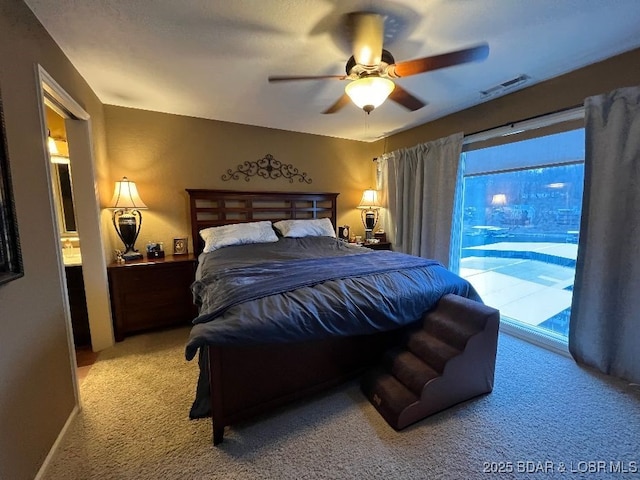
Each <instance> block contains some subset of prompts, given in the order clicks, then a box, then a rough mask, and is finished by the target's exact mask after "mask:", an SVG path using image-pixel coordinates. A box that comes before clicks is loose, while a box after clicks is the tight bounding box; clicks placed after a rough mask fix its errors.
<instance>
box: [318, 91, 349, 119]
mask: <svg viewBox="0 0 640 480" xmlns="http://www.w3.org/2000/svg"><path fill="white" fill-rule="evenodd" d="M349 102H351V99H350V98H349V96H348V95H347V94H346V93H343V94H342V96H341V97H340V98H339V99H338V100H337V101H336V103H334V104H333V105H331V106H330V107H329V108H327V109H326V110H325V111H324V112H322V113H323V114H327V113H336V112H337V111H338V110H341V109H342V108H344V107H345V106H347V105H348V104H349Z"/></svg>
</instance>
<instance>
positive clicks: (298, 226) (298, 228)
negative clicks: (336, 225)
mask: <svg viewBox="0 0 640 480" xmlns="http://www.w3.org/2000/svg"><path fill="white" fill-rule="evenodd" d="M273 226H274V227H276V228H277V229H278V231H279V232H280V233H281V234H282V236H284V237H293V238H300V237H333V238H336V231H335V230H334V229H333V224H332V223H331V220H329V219H328V218H318V219H313V220H280V221H279V222H276V223H274V224H273Z"/></svg>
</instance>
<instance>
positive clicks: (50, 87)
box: [36, 65, 114, 407]
mask: <svg viewBox="0 0 640 480" xmlns="http://www.w3.org/2000/svg"><path fill="white" fill-rule="evenodd" d="M36 79H37V82H36V88H37V94H38V98H39V99H40V101H39V102H38V105H39V109H40V121H41V129H42V139H43V142H44V144H45V151H46V138H47V128H46V112H45V109H44V106H45V102H46V104H47V105H48V106H50V107H51V108H52V109H54V110H55V111H56V113H58V114H60V115H61V116H63V117H64V118H65V129H66V132H67V142H68V145H69V157H70V158H71V159H72V163H73V178H74V181H73V186H72V189H73V196H74V200H75V204H76V205H75V208H76V220H77V229H78V234H79V237H80V241H81V244H80V245H81V247H80V248H81V251H82V269H83V276H84V287H85V294H86V298H87V311H88V314H89V329H90V332H91V346H92V349H93V350H94V351H99V350H103V349H105V348H107V347H110V346H112V345H113V344H114V337H113V325H112V322H111V303H110V298H109V282H108V278H107V262H106V258H105V251H106V250H105V248H104V242H103V236H102V232H101V223H100V198H99V193H98V188H97V182H96V175H95V169H94V166H95V158H94V155H93V144H92V135H91V117H90V115H89V114H88V113H87V112H86V111H85V110H84V109H83V108H82V107H81V106H80V105H79V104H78V103H77V102H76V101H75V100H74V99H73V98H72V97H71V96H70V95H69V94H68V93H67V92H66V91H65V90H64V89H63V88H62V87H61V86H60V85H59V84H58V83H57V82H56V81H55V80H54V79H53V77H51V75H49V73H47V71H46V70H45V69H44V68H43V67H42V66H41V65H36ZM45 163H46V169H47V173H48V177H49V178H51V165H50V163H49V158H48V155H46V159H45ZM49 201H50V209H51V215H52V218H53V223H54V226H55V229H56V231H55V233H54V234H55V238H56V244H57V247H58V248H57V249H56V250H57V253H56V254H57V256H58V269H59V272H58V273H59V275H60V280H61V285H62V287H63V288H62V292H61V295H62V296H63V308H64V314H65V319H66V326H67V343H68V347H69V358H70V361H71V364H70V366H71V370H72V376H73V383H74V387H75V395H76V404H77V405H78V407H81V405H80V397H79V390H78V380H77V373H76V354H75V345H74V341H73V330H72V326H71V310H70V307H69V298H68V291H67V282H66V276H65V271H64V261H63V258H62V242H61V239H60V229H59V225H58V218H57V215H56V210H55V200H54V193H53V187H52V184H51V182H49Z"/></svg>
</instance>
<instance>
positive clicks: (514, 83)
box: [480, 75, 531, 97]
mask: <svg viewBox="0 0 640 480" xmlns="http://www.w3.org/2000/svg"><path fill="white" fill-rule="evenodd" d="M530 79H531V77H530V76H529V75H520V76H518V77H516V78H512V79H511V80H507V81H506V82H502V83H501V84H499V85H496V86H495V87H491V88H488V89H486V90H480V95H482V96H483V97H495V96H497V95H502V94H503V93H505V92H506V91H508V90H513V89H514V88H516V87H519V86H520V85H522V84H524V83H527V82H528V81H529V80H530Z"/></svg>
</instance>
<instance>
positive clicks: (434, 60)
mask: <svg viewBox="0 0 640 480" xmlns="http://www.w3.org/2000/svg"><path fill="white" fill-rule="evenodd" d="M488 56H489V45H487V44H486V43H483V44H480V45H476V46H475V47H471V48H465V49H463V50H457V51H455V52H449V53H443V54H441V55H433V56H431V57H424V58H417V59H415V60H408V61H406V62H400V63H396V64H395V65H389V66H388V67H387V69H386V72H385V73H386V74H387V75H388V76H389V77H391V78H400V77H408V76H410V75H416V74H418V73H424V72H430V71H432V70H438V69H439V68H445V67H452V66H453V65H459V64H461V63H467V62H477V61H480V60H484V59H485V58H487V57H488Z"/></svg>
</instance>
